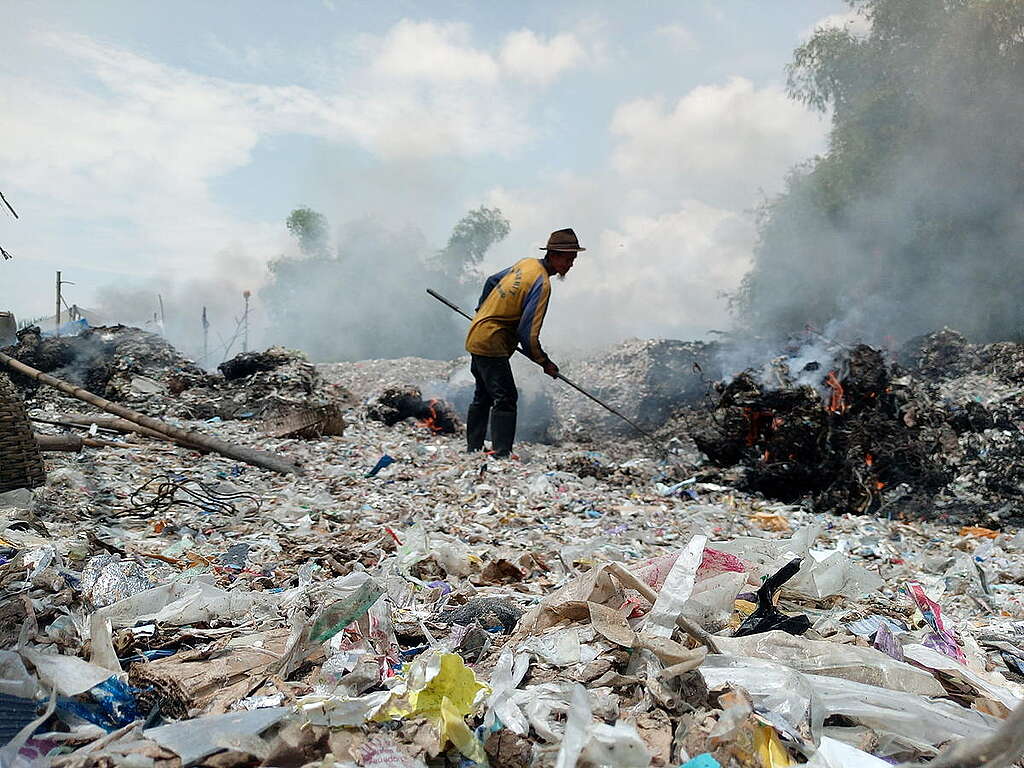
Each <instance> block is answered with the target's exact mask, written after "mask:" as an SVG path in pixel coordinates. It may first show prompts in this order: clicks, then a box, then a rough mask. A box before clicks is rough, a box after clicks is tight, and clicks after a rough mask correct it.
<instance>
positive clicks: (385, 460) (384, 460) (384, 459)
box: [366, 453, 395, 477]
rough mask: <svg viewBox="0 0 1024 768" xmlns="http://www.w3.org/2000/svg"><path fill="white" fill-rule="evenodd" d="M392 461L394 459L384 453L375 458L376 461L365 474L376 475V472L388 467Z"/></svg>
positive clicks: (368, 475)
mask: <svg viewBox="0 0 1024 768" xmlns="http://www.w3.org/2000/svg"><path fill="white" fill-rule="evenodd" d="M394 463H395V460H394V459H393V458H391V457H390V456H388V455H387V454H386V453H385V454H384V455H383V456H381V457H380V458H379V459H377V463H376V464H374V465H373V469H371V470H370V471H369V472H367V473H366V476H367V477H376V476H377V473H378V472H380V471H381V470H382V469H384V467H390V466H391V465H392V464H394Z"/></svg>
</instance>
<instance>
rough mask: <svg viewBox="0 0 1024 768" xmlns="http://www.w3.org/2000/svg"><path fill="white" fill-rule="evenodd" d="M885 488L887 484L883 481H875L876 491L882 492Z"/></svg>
mask: <svg viewBox="0 0 1024 768" xmlns="http://www.w3.org/2000/svg"><path fill="white" fill-rule="evenodd" d="M883 488H885V483H883V482H882V481H881V480H875V490H876V491H880V490H882V489H883Z"/></svg>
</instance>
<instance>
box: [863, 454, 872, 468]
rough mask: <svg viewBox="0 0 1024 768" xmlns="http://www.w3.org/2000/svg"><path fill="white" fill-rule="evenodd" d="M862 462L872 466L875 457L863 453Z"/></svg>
mask: <svg viewBox="0 0 1024 768" xmlns="http://www.w3.org/2000/svg"><path fill="white" fill-rule="evenodd" d="M864 463H865V464H867V465H868V466H869V467H870V466H872V465H873V464H874V463H875V457H874V456H872V455H871V454H870V453H866V454H864Z"/></svg>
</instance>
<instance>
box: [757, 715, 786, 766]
mask: <svg viewBox="0 0 1024 768" xmlns="http://www.w3.org/2000/svg"><path fill="white" fill-rule="evenodd" d="M754 751H755V752H757V758H758V759H759V760H760V761H761V768H786V766H789V765H793V759H792V758H791V757H790V756H789V752H787V751H786V748H785V747H784V746H782V742H781V741H779V735H778V734H777V733H776V732H775V729H774V728H772V727H771V726H770V725H759V726H757V728H756V730H755V731H754Z"/></svg>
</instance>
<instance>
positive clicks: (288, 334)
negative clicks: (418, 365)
mask: <svg viewBox="0 0 1024 768" xmlns="http://www.w3.org/2000/svg"><path fill="white" fill-rule="evenodd" d="M336 240H337V242H336V246H335V248H334V249H333V252H332V251H326V252H324V253H320V254H298V255H289V256H284V257H282V258H280V259H277V260H275V261H273V262H271V263H270V265H269V269H270V276H269V280H268V282H267V284H266V285H265V286H264V288H263V290H261V292H260V299H261V301H262V302H263V304H264V306H265V308H266V311H267V316H268V320H269V322H268V326H267V330H266V336H267V339H268V341H270V342H271V343H277V344H284V345H286V346H291V347H297V348H299V349H302V350H303V351H305V352H306V353H307V354H308V355H309V356H310V357H311V358H312V359H314V360H318V361H341V360H366V359H374V358H397V357H405V356H411V355H414V356H420V357H428V358H433V359H451V358H453V357H456V356H458V355H460V354H462V353H463V347H462V344H463V338H464V336H465V331H466V328H465V321H463V320H461V319H460V318H458V317H457V316H455V315H454V313H453V312H452V310H450V309H448V308H447V307H444V306H442V305H441V304H439V303H438V302H437V301H435V300H434V299H432V298H431V297H429V296H428V295H427V293H426V289H427V288H435V289H437V290H439V291H440V292H441V293H442V294H445V295H447V296H448V297H449V298H451V299H452V300H454V301H459V302H462V303H463V304H464V306H466V308H467V309H468V310H469V311H472V309H473V307H474V306H475V304H473V305H471V304H470V303H469V293H470V289H469V287H468V286H467V285H466V284H464V283H462V282H461V281H460V279H459V277H458V276H453V275H452V274H451V273H450V272H449V271H447V270H445V269H444V268H442V267H441V266H439V265H437V264H436V263H435V261H436V260H435V259H434V258H433V257H434V255H435V253H436V249H432V248H431V247H430V246H429V245H428V243H427V240H426V238H425V237H424V235H423V234H422V232H420V231H419V230H418V229H416V228H414V227H411V226H406V227H403V228H400V229H395V228H392V227H390V226H388V225H386V224H384V223H382V222H380V221H378V220H376V219H371V218H364V219H359V220H356V221H352V222H349V223H348V224H346V225H344V226H343V227H342V228H341V229H340V230H339V232H338V234H337V238H336Z"/></svg>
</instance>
